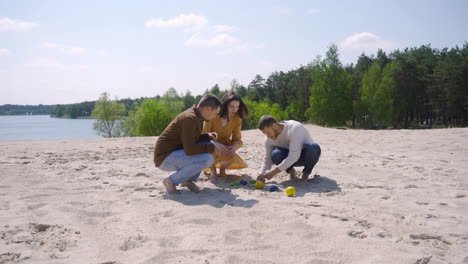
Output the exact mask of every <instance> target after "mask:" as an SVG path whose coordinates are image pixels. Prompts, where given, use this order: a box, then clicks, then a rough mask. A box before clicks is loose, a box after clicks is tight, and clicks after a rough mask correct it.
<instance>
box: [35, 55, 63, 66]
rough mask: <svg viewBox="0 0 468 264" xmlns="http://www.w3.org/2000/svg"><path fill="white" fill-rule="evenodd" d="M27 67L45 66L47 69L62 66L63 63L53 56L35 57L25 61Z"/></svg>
mask: <svg viewBox="0 0 468 264" xmlns="http://www.w3.org/2000/svg"><path fill="white" fill-rule="evenodd" d="M26 66H28V67H34V68H47V69H60V68H63V65H62V64H61V63H60V62H59V61H57V60H56V59H54V58H46V57H42V58H35V59H33V60H31V61H29V62H27V63H26Z"/></svg>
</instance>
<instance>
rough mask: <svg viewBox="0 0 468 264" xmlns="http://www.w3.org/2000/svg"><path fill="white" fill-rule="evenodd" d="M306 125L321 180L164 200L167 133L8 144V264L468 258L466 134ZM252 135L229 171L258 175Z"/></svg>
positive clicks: (257, 143)
mask: <svg viewBox="0 0 468 264" xmlns="http://www.w3.org/2000/svg"><path fill="white" fill-rule="evenodd" d="M307 127H308V129H310V131H311V134H312V137H313V138H314V139H315V140H316V141H317V142H318V143H319V144H320V145H321V147H322V157H321V159H320V161H319V163H318V165H317V167H316V169H314V172H313V173H317V174H319V175H320V176H321V177H320V178H318V179H316V180H309V182H301V181H289V180H288V176H287V175H286V174H280V175H279V177H277V178H275V179H274V181H272V182H268V183H267V185H266V187H269V186H271V185H273V184H275V185H277V186H279V187H280V189H281V190H280V192H268V190H267V189H266V188H265V189H264V190H257V189H255V188H254V187H253V186H252V185H246V186H236V187H231V186H229V183H230V181H229V180H228V181H225V180H220V179H217V180H206V179H203V180H201V181H200V182H199V185H200V186H201V187H203V190H202V191H201V192H200V193H199V194H194V193H191V192H188V191H186V190H182V194H180V195H166V194H165V191H164V187H163V185H162V179H163V178H164V177H166V176H167V175H168V173H167V172H163V171H160V170H158V169H156V168H155V167H154V165H153V157H152V153H153V145H154V142H155V140H156V138H155V137H150V138H119V139H89V140H56V141H54V140H51V141H1V142H0V149H1V152H0V263H96V264H98V263H101V264H103V263H107V264H110V263H116V264H117V263H137V264H144V263H148V264H149V263H205V264H208V263H232V264H237V263H252V264H257V263H258V264H260V263H262V264H263V263H265V264H266V263H318V264H325V263H330V264H335V263H336V264H338V263H415V264H416V263H418V264H423V263H468V129H467V128H463V129H459V128H455V129H440V130H390V131H372V130H339V129H330V128H322V127H318V126H312V125H308V126H307ZM243 137H244V142H245V146H244V147H243V148H242V149H240V150H239V152H240V154H241V155H242V156H243V157H244V158H245V159H246V161H247V162H248V163H249V166H250V168H248V169H244V170H240V171H230V173H235V174H236V175H237V176H242V177H244V178H249V177H253V178H255V177H256V173H257V171H258V169H259V167H260V165H261V162H262V158H263V138H264V137H263V135H262V134H261V133H260V131H258V130H251V131H245V132H243ZM234 178H236V177H231V179H230V180H233V179H234ZM287 186H295V187H296V189H297V194H296V196H295V197H287V196H286V195H285V193H284V189H285V188H286V187H287Z"/></svg>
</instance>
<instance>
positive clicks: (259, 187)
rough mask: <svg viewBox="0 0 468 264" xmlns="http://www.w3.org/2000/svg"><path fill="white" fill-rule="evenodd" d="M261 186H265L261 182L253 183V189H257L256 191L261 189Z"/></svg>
mask: <svg viewBox="0 0 468 264" xmlns="http://www.w3.org/2000/svg"><path fill="white" fill-rule="evenodd" d="M263 186H265V184H264V183H263V182H261V181H257V182H256V183H255V188H257V189H263Z"/></svg>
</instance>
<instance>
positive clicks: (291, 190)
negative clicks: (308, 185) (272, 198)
mask: <svg viewBox="0 0 468 264" xmlns="http://www.w3.org/2000/svg"><path fill="white" fill-rule="evenodd" d="M285 192H286V194H287V195H288V196H293V195H295V194H296V188H294V187H292V186H289V187H288V188H286V190H285Z"/></svg>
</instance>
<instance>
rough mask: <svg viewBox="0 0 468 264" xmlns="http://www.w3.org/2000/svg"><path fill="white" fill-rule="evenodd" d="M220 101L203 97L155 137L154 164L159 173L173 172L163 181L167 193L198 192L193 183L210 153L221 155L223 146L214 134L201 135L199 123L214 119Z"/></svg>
mask: <svg viewBox="0 0 468 264" xmlns="http://www.w3.org/2000/svg"><path fill="white" fill-rule="evenodd" d="M220 109H221V102H220V101H219V99H218V98H217V97H216V96H214V95H212V94H206V95H205V96H203V97H202V99H200V102H199V103H198V104H197V105H194V106H192V107H191V108H189V109H187V110H186V111H184V112H182V113H180V114H179V115H178V116H177V117H176V118H175V119H174V120H172V122H171V123H170V124H169V125H168V126H167V127H166V129H164V131H163V132H162V134H161V135H160V136H159V137H158V140H157V141H156V145H155V148H154V164H155V165H156V167H158V168H159V169H161V170H163V171H175V173H173V174H171V175H170V176H169V177H167V178H165V179H164V180H163V184H164V186H165V187H166V190H167V192H168V193H170V194H173V193H178V191H177V189H176V186H177V185H179V184H180V185H181V186H182V187H187V188H188V189H189V190H190V191H192V192H198V191H199V190H200V189H199V188H198V186H197V185H196V184H195V182H196V181H197V180H198V177H199V176H200V172H201V171H202V170H203V169H205V168H208V167H209V166H210V165H211V163H212V162H213V156H212V155H211V153H213V152H215V153H221V152H222V151H224V150H225V149H224V148H225V146H224V145H222V144H219V143H217V142H214V141H210V140H212V139H216V138H217V134H216V133H210V134H202V129H203V121H205V120H206V121H209V120H211V119H213V118H215V117H216V116H218V114H219V111H220Z"/></svg>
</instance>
